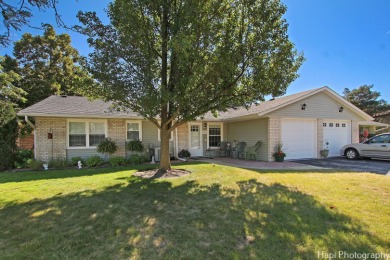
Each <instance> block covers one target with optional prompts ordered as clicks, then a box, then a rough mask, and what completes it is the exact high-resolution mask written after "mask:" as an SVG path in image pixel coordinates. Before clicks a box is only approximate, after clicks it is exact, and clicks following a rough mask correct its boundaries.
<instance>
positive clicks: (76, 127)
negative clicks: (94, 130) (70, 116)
mask: <svg viewBox="0 0 390 260" xmlns="http://www.w3.org/2000/svg"><path fill="white" fill-rule="evenodd" d="M86 146H87V133H86V131H85V123H84V122H69V147H86Z"/></svg>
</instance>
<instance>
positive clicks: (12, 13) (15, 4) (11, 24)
mask: <svg viewBox="0 0 390 260" xmlns="http://www.w3.org/2000/svg"><path fill="white" fill-rule="evenodd" d="M57 4H58V1H57V0H28V1H12V0H11V1H7V0H0V9H1V15H2V17H3V25H4V31H3V32H0V45H2V46H7V45H8V44H9V43H10V42H11V36H12V31H20V30H21V28H22V27H23V26H25V25H28V26H30V23H29V22H30V19H31V18H32V16H33V14H32V12H31V10H32V9H34V8H37V9H38V10H39V11H41V12H44V11H45V10H47V9H49V8H51V9H53V10H54V13H55V18H56V21H57V24H59V25H64V23H63V22H62V20H61V16H60V15H59V14H58V12H57Z"/></svg>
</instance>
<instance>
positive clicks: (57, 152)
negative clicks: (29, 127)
mask: <svg viewBox="0 0 390 260" xmlns="http://www.w3.org/2000/svg"><path fill="white" fill-rule="evenodd" d="M35 127H36V135H37V136H36V142H37V143H36V154H35V158H36V159H38V160H42V161H45V162H47V161H49V160H51V159H52V158H53V159H57V158H58V159H59V158H61V159H63V158H66V140H67V138H66V119H65V118H51V117H37V118H36V120H35ZM48 133H52V134H53V139H49V138H48Z"/></svg>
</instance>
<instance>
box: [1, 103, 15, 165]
mask: <svg viewBox="0 0 390 260" xmlns="http://www.w3.org/2000/svg"><path fill="white" fill-rule="evenodd" d="M0 103H1V102H0ZM3 109H4V110H3ZM10 109H12V107H10V108H4V107H2V104H0V114H1V115H0V171H2V170H5V169H8V168H12V167H14V159H15V157H14V156H15V151H16V141H15V140H16V138H17V136H18V123H17V121H16V118H13V119H11V120H9V121H7V122H5V120H4V118H3V117H2V116H4V115H3V113H11V112H12V111H10ZM8 116H9V117H12V116H13V115H12V113H11V114H10V115H7V117H8Z"/></svg>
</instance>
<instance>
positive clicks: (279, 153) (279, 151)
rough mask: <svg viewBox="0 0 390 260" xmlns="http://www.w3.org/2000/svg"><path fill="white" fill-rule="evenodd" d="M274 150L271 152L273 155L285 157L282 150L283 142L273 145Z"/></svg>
mask: <svg viewBox="0 0 390 260" xmlns="http://www.w3.org/2000/svg"><path fill="white" fill-rule="evenodd" d="M274 150H275V152H274V154H273V157H283V158H284V157H286V153H285V152H283V144H282V143H281V142H279V143H277V144H276V145H275V149H274Z"/></svg>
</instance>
